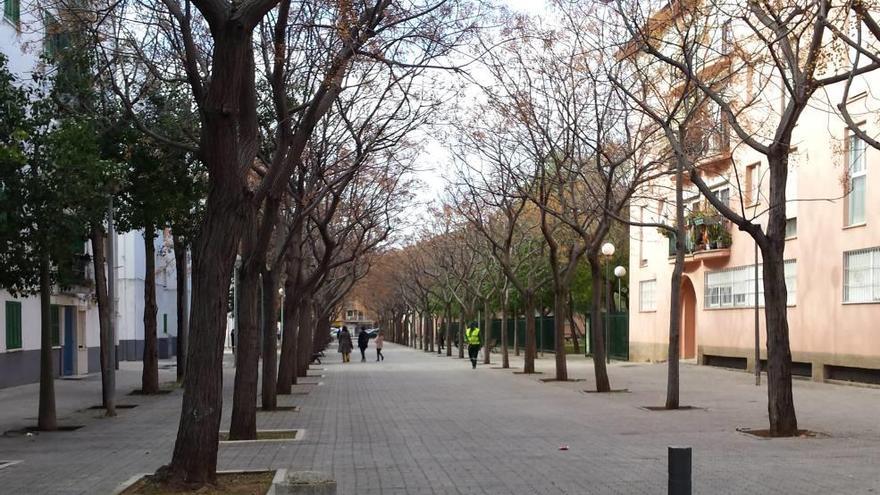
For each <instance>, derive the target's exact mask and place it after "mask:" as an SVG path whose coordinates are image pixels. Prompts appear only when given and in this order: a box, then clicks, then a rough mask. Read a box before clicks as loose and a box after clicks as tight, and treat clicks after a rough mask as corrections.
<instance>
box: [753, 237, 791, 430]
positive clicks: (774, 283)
mask: <svg viewBox="0 0 880 495" xmlns="http://www.w3.org/2000/svg"><path fill="white" fill-rule="evenodd" d="M780 244H782V246H783V248H784V241H783V242H782V243H780ZM761 254H762V257H763V261H764V275H763V279H764V318H765V322H766V326H767V396H768V403H767V409H768V413H769V416H770V435H771V436H774V437H787V436H796V435H797V432H798V424H797V415H796V414H795V409H794V397H793V395H792V389H791V348H790V343H789V336H788V319H787V317H786V313H787V306H786V299H787V297H788V291H787V288H786V287H785V262H784V259H783V253H782V249H779V248H777V249H767V250H763V249H762V252H761Z"/></svg>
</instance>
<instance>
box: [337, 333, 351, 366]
mask: <svg viewBox="0 0 880 495" xmlns="http://www.w3.org/2000/svg"><path fill="white" fill-rule="evenodd" d="M337 340H339V352H341V353H342V362H343V363H348V362H350V361H351V351H352V350H353V349H354V346H353V345H352V343H351V334H350V333H348V327H342V330H340V331H339V336H338V337H337Z"/></svg>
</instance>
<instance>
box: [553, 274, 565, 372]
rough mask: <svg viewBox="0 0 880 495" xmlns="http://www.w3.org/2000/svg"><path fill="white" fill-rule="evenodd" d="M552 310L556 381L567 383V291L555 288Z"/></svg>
mask: <svg viewBox="0 0 880 495" xmlns="http://www.w3.org/2000/svg"><path fill="white" fill-rule="evenodd" d="M554 293H555V296H554V298H553V299H554V301H553V302H554V308H553V313H554V316H553V332H554V334H555V338H554V340H555V342H554V346H553V350H554V352H555V353H556V380H558V381H560V382H565V381H568V366H567V365H566V359H565V357H566V356H565V313H566V309H567V305H568V291H566V290H565V289H564V288H563V287H556V290H555V291H554Z"/></svg>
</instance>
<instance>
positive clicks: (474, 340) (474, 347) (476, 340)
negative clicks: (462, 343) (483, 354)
mask: <svg viewBox="0 0 880 495" xmlns="http://www.w3.org/2000/svg"><path fill="white" fill-rule="evenodd" d="M465 339H466V340H467V345H468V357H470V358H471V366H472V367H473V369H477V356H478V355H479V353H480V328H479V327H478V326H477V322H475V321H472V322H471V324H470V325H468V328H467V331H466V332H465Z"/></svg>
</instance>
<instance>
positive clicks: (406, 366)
mask: <svg viewBox="0 0 880 495" xmlns="http://www.w3.org/2000/svg"><path fill="white" fill-rule="evenodd" d="M386 349H387V350H386V351H385V354H386V356H387V359H386V361H385V362H384V363H376V362H374V361H369V362H367V363H360V362H357V360H353V362H352V363H350V364H345V365H343V364H341V363H340V359H339V355H338V354H337V353H335V352H329V353H328V357H327V359H326V360H325V361H324V364H323V365H322V366H319V368H322V369H320V370H314V371H312V372H311V373H313V374H315V375H318V374H321V375H323V376H320V377H318V376H316V377H312V378H308V379H306V380H305V381H308V382H310V383H312V384H303V385H299V386H297V387H296V390H295V392H296V393H295V395H292V396H284V397H280V398H279V404H280V405H297V406H300V411H298V412H294V411H287V412H270V413H262V412H261V413H259V414H258V417H257V419H258V425H259V427H261V428H295V429H302V430H304V435H303V437H302V439H301V440H298V441H292V442H264V443H246V444H238V445H230V444H224V445H221V447H220V460H219V463H220V465H219V468H220V469H245V468H247V469H257V468H293V469H296V470H301V469H311V470H320V471H327V472H331V473H332V474H333V476H334V477H335V478H336V479H337V480H338V482H339V493H342V494H379V493H387V494H423V493H424V494H428V493H437V494H441V493H442V494H445V493H458V494H496V493H497V494H506V493H522V494H534V493H540V494H542V495H543V494H551V493H575V494H588V493H597V494H598V493H602V494H604V493H618V494H640V493H645V494H658V493H665V492H666V469H667V466H666V447H667V446H668V445H689V446H692V447H693V449H694V450H693V455H694V491H695V493H706V494H726V493H743V494H747V493H748V494H755V493H761V494H767V493H780V494H813V493H815V494H838V493H839V494H858V493H880V467H878V466H880V390H878V389H872V388H862V387H849V386H842V385H831V384H819V383H813V382H809V381H800V380H799V381H797V382H796V383H795V399H796V404H797V406H798V418H799V422H800V424H801V427H802V428H808V429H811V430H816V431H820V432H823V433H826V434H827V435H828V436H827V437H823V438H798V439H774V440H764V439H759V438H754V437H751V436H747V435H745V434H743V433H740V432H737V431H736V428H737V427H752V428H765V427H766V388H765V387H755V385H754V377H753V376H751V375H749V374H746V373H743V372H737V371H729V370H721V369H713V368H708V367H698V366H694V365H687V364H685V365H683V366H682V404H687V405H692V406H697V407H700V408H703V409H695V410H690V411H674V412H669V411H662V412H650V411H647V410H645V409H643V408H642V406H650V405H653V406H657V405H662V401H663V398H664V386H665V377H666V375H665V373H666V368H665V366H663V365H650V364H634V363H614V364H612V365H611V366H610V370H609V372H610V376H611V380H612V385H613V386H614V388H617V389H622V388H625V389H628V390H629V392H624V393H613V394H606V395H598V394H591V393H584V392H583V390H585V389H590V388H592V378H591V373H592V368H591V365H590V363H589V362H588V361H586V360H585V359H584V358H583V357H580V356H575V357H572V358H571V359H570V364H571V373H570V374H571V375H572V376H573V377H574V378H581V379H584V381H580V382H568V383H543V382H541V381H540V380H539V379H540V378H542V377H544V378H546V377H552V366H553V360H552V356H551V355H549V354H548V355H547V356H546V357H545V358H543V359H540V360H539V363H538V367H539V369H541V370H543V371H544V374H543V375H534V376H525V375H517V374H514V373H512V372H511V371H510V370H501V369H495V368H494V367H497V366H498V364H497V363H498V361H499V359H498V358H497V357H496V356H495V355H493V361H494V363H493V364H492V365H490V366H485V365H480V366H479V367H478V369H477V370H471V369H470V364H469V363H468V362H467V361H466V360H461V359H458V358H457V357H452V358H447V357H445V355H444V356H442V357H439V356H436V355H430V354H426V353H424V352H421V351H416V350H412V349H408V348H404V347H400V346H395V345H390V344H389V345H387V346H386ZM370 354H371V357H372V358H373V359H375V355H374V354H373V351H372V350H370ZM227 363H231V356H227ZM519 363H520V361H518V360H517V359H512V363H511V364H513V365H519ZM233 373H234V370H233V369H232V368H231V367H229V368H227V370H226V374H225V377H224V388H225V390H226V399H225V401H226V402H225V404H224V405H225V407H224V427H225V426H227V425H228V422H229V410H230V403H231V392H232V391H231V387H232V382H233ZM173 378H174V370H173V369H166V370H163V371H162V381H171V380H173ZM139 379H140V372H139V369H138V367H137V366H136V364H134V363H123V370H121V371H120V373H119V376H118V382H119V389H120V393H119V398H118V402H119V403H120V404H132V405H137V407H136V408H133V409H127V410H120V412H119V416H118V417H117V418H114V419H103V418H100V417H98V416H99V414H98V412H96V411H94V410H83V409H84V408H87V407H89V406H92V405H95V404H98V403H99V402H100V379H99V377H98V376H92V377H88V378H86V379H84V380H79V381H73V380H59V381H57V382H56V383H57V385H56V387H57V389H56V390H57V394H58V408H59V417H60V418H61V423H62V424H78V425H84V428H82V429H80V430H77V431H74V432H66V433H42V434H39V435H35V436H32V437H27V436H22V435H6V436H3V437H0V460H19V461H22V462H20V463H18V464H15V465H12V466H9V467H6V468H2V469H0V493H3V494H6V493H8V494H78V493H86V494H100V493H112V492H113V490H114V489H115V487H117V486H118V485H119V484H120V483H121V482H123V481H125V480H126V479H128V478H130V477H131V476H132V475H134V474H137V473H142V472H152V471H154V470H155V469H156V468H158V467H159V466H161V465H162V464H164V463H167V462H168V461H169V459H170V456H171V450H172V447H173V443H174V438H175V433H176V428H177V421H178V415H179V407H180V394H181V392H180V391H179V390H177V391H175V392H173V393H172V394H169V395H164V396H158V397H140V396H128V395H126V394H127V392H129V391H130V390H133V389H135V388H137V386H138V383H139ZM36 405H37V386H36V385H29V386H24V387H16V388H10V389H4V390H0V428H2V429H3V431H7V430H12V429H16V428H20V427H23V426H27V425H29V424H34V423H35V419H34V417H35V415H36V408H37V407H36ZM563 445H566V446H568V450H560V447H561V446H563Z"/></svg>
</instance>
